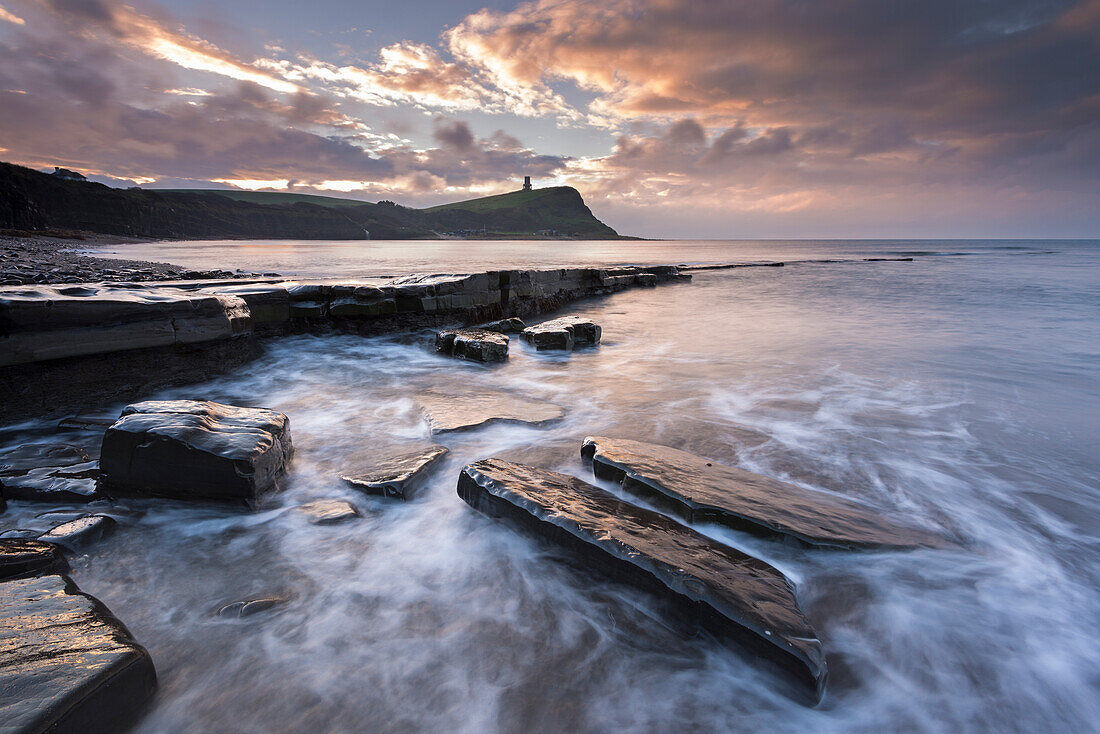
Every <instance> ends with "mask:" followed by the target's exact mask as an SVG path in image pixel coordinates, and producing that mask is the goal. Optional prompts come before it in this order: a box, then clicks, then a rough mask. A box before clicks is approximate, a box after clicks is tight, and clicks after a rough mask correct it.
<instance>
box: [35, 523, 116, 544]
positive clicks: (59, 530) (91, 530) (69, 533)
mask: <svg viewBox="0 0 1100 734" xmlns="http://www.w3.org/2000/svg"><path fill="white" fill-rule="evenodd" d="M116 525H118V523H117V522H115V519H114V518H112V517H108V516H107V515H85V516H84V517H78V518H76V519H75V520H69V521H67V522H63V523H61V524H60V525H58V526H56V527H54V528H51V529H50V530H49V531H47V532H45V533H43V534H42V535H40V536H38V539H39V540H42V541H45V542H47V543H53V544H55V545H60V546H63V547H65V548H68V549H69V550H74V551H75V550H82V549H84V548H87V547H88V546H90V545H92V544H94V543H96V542H97V541H99V540H102V539H103V538H105V537H107V536H108V535H110V534H111V533H112V532H114V529H115V526H116Z"/></svg>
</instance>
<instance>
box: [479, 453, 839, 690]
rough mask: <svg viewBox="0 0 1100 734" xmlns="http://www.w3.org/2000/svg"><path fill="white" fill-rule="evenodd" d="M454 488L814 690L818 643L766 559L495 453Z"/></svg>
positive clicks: (819, 670) (820, 676) (818, 677)
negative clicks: (667, 604) (654, 596)
mask: <svg viewBox="0 0 1100 734" xmlns="http://www.w3.org/2000/svg"><path fill="white" fill-rule="evenodd" d="M458 494H459V496H460V497H462V499H464V500H465V501H466V502H468V503H469V504H470V505H471V506H473V507H475V508H476V509H478V510H480V511H481V512H484V513H485V514H487V515H489V516H491V517H499V518H502V519H505V520H507V521H509V522H512V523H514V524H516V525H519V526H520V527H523V528H525V529H528V530H532V531H534V532H536V533H538V534H540V535H542V536H544V537H546V538H548V539H550V540H552V541H554V542H556V543H559V544H561V545H563V546H565V547H566V548H568V549H570V550H572V551H574V552H575V553H577V554H578V556H579V557H580V558H581V559H582V560H584V561H586V562H587V563H588V564H590V565H591V567H592V568H593V569H594V570H598V571H600V572H603V573H605V574H607V575H609V576H611V577H613V578H616V579H619V580H622V581H625V582H628V583H632V584H634V585H637V586H640V587H642V588H645V589H648V590H654V591H656V592H658V593H660V594H661V595H662V596H664V597H666V598H668V599H670V600H671V601H673V602H674V603H676V604H677V605H678V606H680V607H681V608H683V609H685V610H686V611H687V612H688V613H689V614H692V615H694V616H696V618H697V619H698V621H700V622H702V623H703V624H704V625H706V626H707V627H709V628H711V629H714V630H715V631H717V632H719V633H731V634H733V635H734V636H736V637H737V638H738V639H740V640H741V641H743V642H745V643H747V645H748V647H750V648H751V649H753V650H755V651H757V652H760V653H762V654H764V655H765V657H767V658H768V659H771V660H773V661H775V662H777V663H779V664H780V666H782V667H784V668H785V669H787V670H788V671H791V672H793V673H795V675H796V676H797V677H798V678H800V679H801V680H802V681H804V682H806V683H808V684H809V686H810V687H811V689H812V690H813V691H814V692H815V695H817V696H820V694H821V692H822V690H823V687H824V684H825V675H826V663H825V656H824V653H823V652H822V649H821V643H820V642H819V641H818V639H817V634H816V633H815V632H814V630H813V628H812V627H811V626H810V624H809V622H808V621H807V620H806V618H805V617H804V616H803V614H802V611H801V610H800V609H799V607H798V602H797V600H796V599H795V595H794V590H793V587H792V585H791V583H790V582H789V581H788V580H787V579H786V578H785V577H784V576H783V574H781V573H780V572H779V571H777V570H776V569H775V568H772V567H771V566H769V565H768V564H767V563H765V562H764V561H761V560H759V559H756V558H753V557H751V556H748V555H746V554H744V553H742V552H740V551H738V550H735V549H733V548H730V547H728V546H725V545H722V544H721V543H718V542H717V541H714V540H711V539H710V538H707V537H706V536H703V535H701V534H699V533H697V532H695V531H694V530H692V529H690V528H687V527H685V526H683V525H681V524H679V523H677V522H675V521H673V520H670V519H669V518H667V517H665V516H664V515H661V514H659V513H656V512H652V511H650V510H645V509H642V508H639V507H636V506H634V505H631V504H628V503H626V502H623V501H621V500H619V499H618V498H616V497H614V496H613V495H611V494H609V493H607V492H605V491H604V490H602V489H600V488H598V487H594V486H592V485H591V484H587V483H585V482H583V481H581V480H580V479H577V478H575V477H571V476H568V475H565V474H558V473H557V472H552V471H547V470H545V469H536V468H534V467H529V466H524V465H522V464H513V463H511V462H507V461H503V460H501V459H485V460H483V461H479V462H476V463H474V464H470V465H468V466H466V467H465V468H463V470H462V473H461V474H460V475H459V480H458Z"/></svg>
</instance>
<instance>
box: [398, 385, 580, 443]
mask: <svg viewBox="0 0 1100 734" xmlns="http://www.w3.org/2000/svg"><path fill="white" fill-rule="evenodd" d="M417 401H418V402H419V404H420V408H421V410H423V411H424V413H425V415H426V416H427V418H428V426H429V427H430V429H431V432H432V433H433V434H436V433H449V432H451V431H464V430H468V429H471V428H477V427H479V426H483V425H485V424H487V423H529V424H532V425H541V424H543V423H548V422H550V421H555V420H558V419H560V418H561V417H562V416H564V415H565V411H564V410H563V409H562V408H561V406H558V405H554V404H553V403H544V402H541V401H537V400H529V399H527V398H523V397H519V396H516V395H512V394H511V393H506V392H500V391H492V392H490V391H484V392H479V393H476V394H466V395H443V394H439V393H425V394H423V395H421V396H419V397H418V398H417Z"/></svg>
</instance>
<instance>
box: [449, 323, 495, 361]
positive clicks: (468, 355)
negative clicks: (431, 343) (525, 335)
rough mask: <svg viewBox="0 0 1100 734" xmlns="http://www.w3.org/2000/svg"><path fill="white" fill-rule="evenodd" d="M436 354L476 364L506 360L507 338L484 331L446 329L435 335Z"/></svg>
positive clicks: (493, 332)
mask: <svg viewBox="0 0 1100 734" xmlns="http://www.w3.org/2000/svg"><path fill="white" fill-rule="evenodd" d="M435 349H436V351H437V352H443V353H444V354H450V355H452V356H455V357H462V358H463V359H473V360H477V361H478V362H503V361H504V360H506V359H508V337H506V336H504V334H501V333H499V332H496V331H488V330H486V329H446V330H444V331H441V332H439V333H438V334H436V337H435Z"/></svg>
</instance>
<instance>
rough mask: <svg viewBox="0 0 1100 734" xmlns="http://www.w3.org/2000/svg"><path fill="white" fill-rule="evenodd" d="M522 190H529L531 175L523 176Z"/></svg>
mask: <svg viewBox="0 0 1100 734" xmlns="http://www.w3.org/2000/svg"><path fill="white" fill-rule="evenodd" d="M523 190H524V191H530V190H531V177H530V176H524V177H523Z"/></svg>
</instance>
